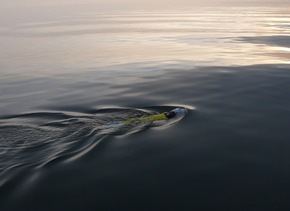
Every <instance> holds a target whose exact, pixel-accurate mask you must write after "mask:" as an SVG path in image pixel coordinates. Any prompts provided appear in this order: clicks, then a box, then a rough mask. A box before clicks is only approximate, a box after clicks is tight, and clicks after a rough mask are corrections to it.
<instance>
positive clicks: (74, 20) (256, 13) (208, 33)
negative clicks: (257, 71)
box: [0, 8, 290, 72]
mask: <svg viewBox="0 0 290 211" xmlns="http://www.w3.org/2000/svg"><path fill="white" fill-rule="evenodd" d="M289 20H290V15H288V14H287V13H285V11H283V10H281V9H279V8H275V9H269V8H267V9H261V8H260V9H259V8H256V9H253V8H251V9H250V10H249V9H245V8H244V9H243V8H231V9H225V10H221V9H205V10H204V11H192V12H188V11H187V12H178V11H174V12H172V11H171V12H170V11H169V12H164V11H163V12H160V13H156V12H155V13H150V12H139V13H137V12H131V13H115V14H96V13H80V14H75V15H71V16H69V17H64V18H63V19H59V20H56V21H50V22H46V21H42V22H39V21H38V22H37V21H36V22H23V23H18V24H14V25H3V24H2V26H1V30H0V36H1V37H0V44H1V46H2V49H5V54H4V55H2V57H1V58H0V63H1V65H2V66H4V67H5V68H4V69H5V70H6V71H9V72H11V71H14V72H17V71H19V69H21V71H26V70H25V68H27V69H28V70H29V71H32V72H34V71H35V70H36V71H38V72H39V71H41V72H53V69H56V70H59V66H61V67H64V69H65V67H69V68H70V69H69V70H67V71H74V70H73V68H75V69H76V70H77V69H79V68H87V67H99V66H106V65H110V64H122V63H132V62H146V61H168V60H170V61H184V60H189V61H192V62H194V63H195V64H197V65H204V64H205V65H208V64H210V65H250V64H259V63H276V62H279V63H288V62H289V55H288V54H289V50H288V49H289V48H288V47H289V43H290V42H289V41H290V39H289V36H287V34H289V31H290V28H289V27H287V26H289V25H287V23H289ZM275 46H276V47H275ZM277 46H279V48H277ZM12 58H13V62H12V61H11V59H12ZM52 61H54V62H53V64H52ZM54 65H55V66H58V67H53V66H54ZM23 67H25V68H23ZM5 70H4V71H5Z"/></svg>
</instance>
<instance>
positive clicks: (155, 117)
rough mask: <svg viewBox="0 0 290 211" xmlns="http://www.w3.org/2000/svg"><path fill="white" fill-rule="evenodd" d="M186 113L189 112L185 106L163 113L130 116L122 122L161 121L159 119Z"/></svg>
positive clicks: (126, 123)
mask: <svg viewBox="0 0 290 211" xmlns="http://www.w3.org/2000/svg"><path fill="white" fill-rule="evenodd" d="M186 113H187V110H186V109H185V108H176V109H173V110H172V111H170V112H164V113H161V114H155V115H150V116H144V117H135V118H130V119H127V120H125V121H123V122H122V123H123V124H125V125H128V124H132V123H134V122H153V121H159V120H166V119H172V118H174V117H180V116H184V115H185V114H186Z"/></svg>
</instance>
